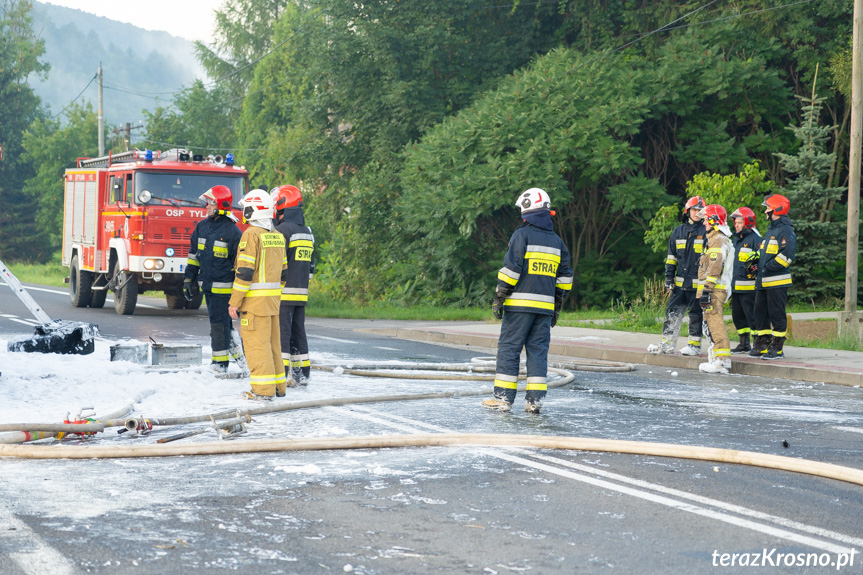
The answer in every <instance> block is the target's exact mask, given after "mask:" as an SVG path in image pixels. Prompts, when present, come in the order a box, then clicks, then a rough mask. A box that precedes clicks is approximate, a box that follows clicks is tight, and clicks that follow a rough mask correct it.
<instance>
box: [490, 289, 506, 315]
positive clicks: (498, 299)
mask: <svg viewBox="0 0 863 575" xmlns="http://www.w3.org/2000/svg"><path fill="white" fill-rule="evenodd" d="M503 300H504V297H503V296H499V295H497V294H495V296H494V300H493V301H492V302H491V313H493V314H494V318H495V319H503Z"/></svg>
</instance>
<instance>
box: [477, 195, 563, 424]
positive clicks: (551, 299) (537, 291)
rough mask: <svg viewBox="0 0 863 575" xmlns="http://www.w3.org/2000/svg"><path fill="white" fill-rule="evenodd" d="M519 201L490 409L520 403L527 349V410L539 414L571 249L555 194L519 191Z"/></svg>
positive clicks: (500, 304) (502, 292) (502, 278)
mask: <svg viewBox="0 0 863 575" xmlns="http://www.w3.org/2000/svg"><path fill="white" fill-rule="evenodd" d="M515 205H516V206H517V207H518V208H519V209H520V210H521V218H522V224H521V225H520V226H519V227H518V228H517V229H516V230H515V232H514V233H513V234H512V237H511V238H510V240H509V248H508V249H507V252H506V256H505V257H504V260H503V267H502V268H501V269H500V271H499V272H498V274H497V280H498V281H497V288H496V289H495V294H494V301H493V303H492V312H493V313H494V316H495V317H496V318H497V319H503V324H501V326H500V338H499V339H498V342H497V367H496V370H495V371H496V373H495V376H494V397H492V398H490V399H486V400H485V401H483V403H482V404H483V406H485V407H487V408H489V409H497V410H500V411H510V410H511V409H512V404H513V402H515V396H516V389H517V388H516V384H517V382H518V372H519V358H520V356H521V350H522V348H524V350H525V353H526V354H527V392H526V394H525V407H524V409H525V411H527V412H528V413H539V411H540V408H541V407H542V400H543V398H544V397H545V394H546V392H547V390H548V385H547V380H546V377H547V375H548V373H547V372H548V347H549V344H550V343H551V328H552V327H554V325H555V324H556V323H557V318H558V315H559V314H560V310H561V307H562V306H563V302H564V300H565V299H566V296H568V295H569V292H570V290H571V289H572V268H571V267H570V259H569V250H567V249H566V244H564V243H563V240H561V239H560V237H558V235H557V234H556V233H554V227H553V226H552V223H551V216H552V215H553V212H552V211H551V198H550V197H549V196H548V194H547V193H546V192H545V190H541V189H539V188H531V189H529V190H527V191H525V192H523V193H521V194H519V196H518V199H517V200H516V203H515Z"/></svg>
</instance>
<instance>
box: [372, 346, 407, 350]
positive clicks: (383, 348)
mask: <svg viewBox="0 0 863 575" xmlns="http://www.w3.org/2000/svg"><path fill="white" fill-rule="evenodd" d="M372 347H374V348H375V349H382V350H384V351H401V350H400V349H398V348H396V347H378V346H376V345H374V346H372Z"/></svg>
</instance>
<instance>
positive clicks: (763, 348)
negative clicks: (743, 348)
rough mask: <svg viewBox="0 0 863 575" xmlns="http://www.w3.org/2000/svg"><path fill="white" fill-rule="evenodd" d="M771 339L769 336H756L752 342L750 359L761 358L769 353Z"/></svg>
mask: <svg viewBox="0 0 863 575" xmlns="http://www.w3.org/2000/svg"><path fill="white" fill-rule="evenodd" d="M771 337H772V336H769V335H756V336H755V340H754V341H753V342H752V349H750V350H749V354H748V355H749V357H761V355H762V354H765V353H767V347H768V346H769V345H770V339H771Z"/></svg>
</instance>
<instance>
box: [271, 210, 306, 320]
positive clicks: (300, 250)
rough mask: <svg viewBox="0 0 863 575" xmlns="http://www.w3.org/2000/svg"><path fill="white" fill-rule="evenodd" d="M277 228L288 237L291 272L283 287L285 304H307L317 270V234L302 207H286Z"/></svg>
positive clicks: (286, 247) (286, 249) (287, 250)
mask: <svg viewBox="0 0 863 575" xmlns="http://www.w3.org/2000/svg"><path fill="white" fill-rule="evenodd" d="M274 223H275V222H274ZM276 230H278V231H280V232H281V233H282V235H283V236H285V251H286V252H287V257H288V275H287V279H286V281H285V287H284V288H282V303H283V304H285V303H288V304H290V305H298V306H304V305H306V303H308V301H309V280H310V279H311V278H312V275H313V274H314V273H315V236H313V235H312V228H310V227H309V226H307V225H306V220H305V217H304V216H303V209H302V208H300V207H293V208H286V209H285V210H284V212H283V214H282V216H281V221H280V222H279V223H278V224H277V225H276Z"/></svg>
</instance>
